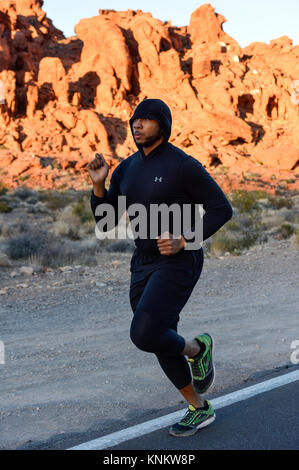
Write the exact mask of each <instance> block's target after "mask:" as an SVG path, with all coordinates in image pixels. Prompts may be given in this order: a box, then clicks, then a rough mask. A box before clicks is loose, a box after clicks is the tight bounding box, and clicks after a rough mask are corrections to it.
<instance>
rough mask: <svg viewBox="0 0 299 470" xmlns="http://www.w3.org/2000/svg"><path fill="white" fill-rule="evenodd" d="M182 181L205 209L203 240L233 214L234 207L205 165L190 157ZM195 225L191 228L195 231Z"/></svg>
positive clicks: (185, 165) (194, 199)
mask: <svg viewBox="0 0 299 470" xmlns="http://www.w3.org/2000/svg"><path fill="white" fill-rule="evenodd" d="M182 181H183V187H184V190H185V191H186V193H187V194H188V195H189V196H190V198H191V199H192V201H193V202H194V203H198V204H202V207H203V209H204V211H205V213H204V215H203V218H202V222H203V234H202V241H204V240H206V239H207V238H209V237H211V236H212V235H213V234H214V233H215V232H217V231H218V230H219V229H220V228H221V227H222V226H223V225H224V224H225V223H226V222H228V221H229V220H230V219H231V218H232V216H233V209H232V207H231V205H230V203H229V201H228V199H227V197H226V196H225V194H224V192H223V191H222V189H221V188H220V187H219V186H218V184H217V183H216V181H215V180H214V179H213V178H212V176H211V175H210V174H209V173H208V172H207V170H206V169H205V168H204V167H203V165H202V164H201V163H200V162H199V161H197V160H196V159H195V158H193V157H190V158H189V159H188V160H186V162H185V163H183V165H182ZM194 227H195V226H194V225H193V226H192V227H191V230H192V231H193V232H194Z"/></svg>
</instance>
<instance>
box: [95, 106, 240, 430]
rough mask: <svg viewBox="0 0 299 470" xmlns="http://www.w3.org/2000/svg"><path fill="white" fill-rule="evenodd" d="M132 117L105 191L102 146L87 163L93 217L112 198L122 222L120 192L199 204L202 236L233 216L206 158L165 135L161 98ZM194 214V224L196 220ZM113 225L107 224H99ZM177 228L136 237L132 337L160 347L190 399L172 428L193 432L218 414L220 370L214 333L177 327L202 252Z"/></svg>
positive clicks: (145, 199)
mask: <svg viewBox="0 0 299 470" xmlns="http://www.w3.org/2000/svg"><path fill="white" fill-rule="evenodd" d="M129 122H130V128H131V131H132V134H133V137H134V141H135V144H136V146H137V148H138V151H137V152H136V153H134V154H133V155H131V156H130V157H128V158H126V159H124V160H123V161H122V162H121V163H120V164H119V165H118V166H117V167H116V168H115V169H114V171H113V173H112V175H111V180H110V187H109V190H108V191H107V189H106V188H105V180H106V178H107V175H108V171H109V165H108V163H107V162H106V161H105V159H104V157H103V155H102V154H97V155H96V157H95V158H94V159H93V160H92V161H91V162H90V163H89V164H88V166H87V170H88V173H89V175H90V177H91V180H92V183H93V189H92V191H91V200H90V202H91V208H92V211H93V214H94V217H95V221H96V223H98V222H99V221H101V220H102V219H103V216H102V215H100V216H99V215H96V208H97V207H98V206H99V205H101V204H103V203H108V204H111V205H112V206H113V208H114V209H115V214H116V217H115V221H114V225H116V224H117V223H118V221H119V220H120V217H121V216H122V213H120V210H119V206H118V196H126V208H128V207H129V206H130V205H131V204H134V203H139V204H142V205H143V206H145V207H146V209H147V213H149V208H150V205H151V204H162V203H166V204H167V205H169V204H173V203H177V204H179V205H180V207H181V206H182V205H183V204H190V205H191V206H192V207H194V205H195V204H201V205H202V207H203V209H204V211H205V213H204V215H203V218H202V221H203V233H202V241H204V240H206V239H207V238H209V237H210V236H211V235H213V234H214V233H215V232H216V231H217V230H219V229H220V228H221V227H222V226H223V225H224V224H225V223H226V222H227V221H228V220H229V219H231V217H232V215H233V211H232V207H231V205H230V203H229V201H228V199H227V198H226V196H225V194H224V193H223V191H222V190H221V189H220V187H219V186H218V184H217V183H216V181H215V180H214V179H213V178H212V177H211V175H210V174H209V173H208V172H207V171H206V169H205V168H204V167H203V166H202V164H201V163H200V162H199V161H198V160H196V159H195V158H193V157H192V156H190V155H188V154H186V153H185V152H184V151H182V150H181V149H179V148H178V147H176V146H174V145H172V144H171V143H169V142H168V140H169V137H170V134H171V125H172V117H171V111H170V109H169V107H168V106H167V105H166V104H165V103H164V102H163V101H161V100H159V99H145V100H143V101H141V102H140V103H139V104H138V106H137V107H136V109H135V112H134V114H133V116H132V117H131V119H130V121H129ZM192 214H193V217H192V218H191V222H192V224H191V225H192V227H190V230H193V228H194V213H192ZM128 215H129V218H130V221H132V219H133V217H132V216H130V214H129V212H128ZM159 227H160V226H159ZM111 228H112V227H107V224H106V228H105V229H104V228H103V229H102V231H106V230H107V229H109V230H110V229H111ZM193 232H194V230H193ZM147 233H148V232H147ZM173 233H174V232H173V231H172V230H171V229H170V230H169V231H168V232H166V237H167V238H164V237H165V233H163V234H161V233H160V232H159V234H158V237H155V238H151V237H150V236H148V237H147V238H145V237H136V238H134V242H135V249H134V252H133V255H132V258H131V264H130V272H131V282H130V294H129V296H130V304H131V307H132V310H133V313H134V315H133V320H132V323H131V328H130V337H131V340H132V342H133V343H134V344H135V345H136V346H137V348H139V349H141V350H143V351H147V352H151V353H154V354H155V355H156V357H157V359H158V361H159V363H160V366H161V367H162V369H163V371H164V373H165V374H166V376H167V377H168V378H169V380H170V381H171V382H172V383H173V385H174V386H175V387H176V388H177V389H178V390H179V392H180V393H181V394H182V395H183V397H184V398H185V399H186V401H187V403H188V410H187V412H186V414H185V415H184V417H183V418H182V419H181V420H180V421H179V422H178V423H176V424H175V425H173V426H172V427H171V428H170V431H169V432H170V434H171V435H173V436H190V435H192V434H195V433H196V431H197V430H198V429H200V428H203V427H204V426H207V425H208V424H210V423H212V422H213V421H214V420H215V416H216V415H215V412H214V410H213V407H212V405H211V403H210V402H209V401H208V400H204V399H203V398H202V396H201V394H203V393H205V392H206V391H207V390H208V388H209V387H210V386H211V385H212V383H213V381H214V377H215V368H214V364H213V352H214V340H213V338H212V336H211V335H210V334H208V333H202V334H198V335H197V336H196V337H195V338H194V339H192V340H187V339H185V338H183V337H182V336H180V335H179V334H178V333H177V325H178V321H179V314H180V312H181V310H182V309H183V307H184V305H185V304H186V302H187V300H188V299H189V297H190V295H191V293H192V291H193V288H194V286H195V284H196V283H197V281H198V279H199V277H200V274H201V271H202V267H203V260H204V256H203V248H202V247H200V248H197V249H186V240H187V239H188V237H187V239H186V233H185V232H184V231H183V230H182V231H181V234H180V236H179V237H178V236H173ZM188 233H190V232H188ZM162 235H163V237H162ZM185 356H187V358H188V359H186V357H185ZM189 364H190V365H191V371H192V374H191V371H190V366H189Z"/></svg>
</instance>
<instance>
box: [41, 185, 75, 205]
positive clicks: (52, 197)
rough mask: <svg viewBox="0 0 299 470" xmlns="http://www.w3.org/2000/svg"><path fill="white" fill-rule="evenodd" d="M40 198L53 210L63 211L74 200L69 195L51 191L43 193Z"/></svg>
mask: <svg viewBox="0 0 299 470" xmlns="http://www.w3.org/2000/svg"><path fill="white" fill-rule="evenodd" d="M40 198H41V201H43V202H44V203H45V205H46V206H47V207H48V208H49V209H51V210H57V209H62V208H64V207H66V206H67V205H68V204H70V203H71V202H72V198H71V197H70V196H69V195H68V194H66V193H60V192H58V191H51V190H48V191H43V192H42V193H41V196H40Z"/></svg>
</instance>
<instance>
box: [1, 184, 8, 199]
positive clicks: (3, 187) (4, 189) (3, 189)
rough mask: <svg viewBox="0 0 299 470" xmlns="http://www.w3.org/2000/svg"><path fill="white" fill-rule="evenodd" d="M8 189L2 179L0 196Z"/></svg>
mask: <svg viewBox="0 0 299 470" xmlns="http://www.w3.org/2000/svg"><path fill="white" fill-rule="evenodd" d="M7 191H8V189H7V188H6V187H5V186H4V184H3V183H2V181H0V196H2V194H6V193H7Z"/></svg>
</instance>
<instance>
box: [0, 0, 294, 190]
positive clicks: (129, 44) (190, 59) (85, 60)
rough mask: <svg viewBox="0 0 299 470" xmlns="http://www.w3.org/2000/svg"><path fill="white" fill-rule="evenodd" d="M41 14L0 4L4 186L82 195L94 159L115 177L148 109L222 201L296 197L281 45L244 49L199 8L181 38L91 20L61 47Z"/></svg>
mask: <svg viewBox="0 0 299 470" xmlns="http://www.w3.org/2000/svg"><path fill="white" fill-rule="evenodd" d="M42 6H43V2H42V1H41V0H14V1H13V0H0V80H1V81H2V83H3V84H4V87H5V102H4V103H2V104H1V103H0V146H1V147H2V150H1V149H0V179H1V180H2V182H3V183H4V184H6V185H7V186H11V187H16V186H18V184H20V181H22V179H23V180H24V181H26V184H27V185H29V186H32V187H35V186H37V185H39V186H44V187H47V188H50V187H60V186H61V185H64V187H68V186H71V187H76V188H80V187H84V185H85V186H86V184H88V185H89V186H90V181H89V177H88V175H87V174H86V170H85V167H86V164H87V162H88V161H90V159H91V158H93V155H94V152H96V151H98V152H103V153H104V154H105V155H106V156H107V158H108V160H109V161H110V163H111V168H112V169H113V168H114V167H115V165H116V164H117V163H118V162H119V160H120V159H121V158H125V157H126V156H128V155H130V154H131V153H133V152H134V151H136V147H135V144H134V142H133V139H132V136H131V134H130V130H129V126H128V119H129V117H130V116H131V114H132V112H133V109H134V107H135V106H136V104H137V103H138V102H139V101H140V100H142V99H144V98H149V97H155V98H161V99H163V100H164V101H166V102H167V103H168V105H169V106H170V108H171V110H172V112H173V131H172V135H171V139H170V141H171V142H173V143H174V144H175V145H178V146H180V147H181V148H183V149H185V150H186V151H187V152H188V153H189V154H191V155H193V156H194V157H196V158H198V159H199V160H200V161H201V162H202V163H203V164H204V165H205V166H206V168H207V169H208V170H209V171H211V172H212V174H214V176H215V178H216V179H217V180H219V182H220V183H221V185H222V187H223V188H224V189H225V190H229V189H231V188H233V187H246V188H248V189H253V188H256V187H260V186H261V185H262V184H265V185H266V186H265V187H266V189H267V188H269V189H270V190H271V191H274V190H275V189H276V187H277V184H278V183H279V181H281V180H283V182H284V186H285V187H287V188H290V189H295V188H298V181H297V180H296V177H297V173H299V171H298V167H297V165H298V158H299V157H298V154H299V152H298V150H299V134H298V131H297V129H298V123H299V96H298V92H299V82H296V80H299V60H298V59H299V46H293V43H292V40H291V39H290V38H288V37H287V36H282V37H281V38H277V39H273V40H272V41H270V43H269V44H265V43H262V42H253V43H251V44H250V45H249V46H247V47H246V48H243V49H242V48H241V47H240V46H239V44H238V43H237V42H236V41H235V40H234V39H233V38H231V37H230V36H229V35H228V34H227V33H225V32H224V31H223V28H222V25H223V23H224V22H225V21H226V20H225V18H224V17H223V16H222V15H221V14H219V13H217V12H215V9H214V8H213V7H212V6H211V5H210V4H205V5H202V6H201V7H200V8H198V9H197V10H196V11H195V12H194V13H193V14H192V15H191V18H190V24H189V25H188V26H185V27H181V28H178V27H175V26H173V25H172V24H171V23H170V22H162V21H160V20H158V19H155V18H153V17H152V15H151V14H150V13H143V12H142V11H141V10H137V11H133V10H128V11H123V12H121V11H120V12H116V11H114V10H99V15H98V16H95V17H93V18H88V19H83V20H81V21H80V22H79V23H78V24H77V26H76V28H75V31H76V36H74V37H70V38H67V39H65V38H64V36H63V34H62V32H61V31H59V30H57V29H56V28H55V27H54V26H53V24H52V22H51V20H49V19H48V18H47V16H46V13H45V11H43V10H42ZM296 87H297V88H296ZM3 147H4V149H3ZM5 148H6V149H5ZM273 176H274V177H273ZM20 178H22V179H20Z"/></svg>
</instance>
